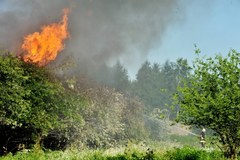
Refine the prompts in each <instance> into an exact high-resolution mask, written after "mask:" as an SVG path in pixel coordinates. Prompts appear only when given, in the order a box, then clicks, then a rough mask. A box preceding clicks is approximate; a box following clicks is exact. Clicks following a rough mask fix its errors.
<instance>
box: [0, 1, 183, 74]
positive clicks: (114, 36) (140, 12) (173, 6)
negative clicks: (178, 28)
mask: <svg viewBox="0 0 240 160" xmlns="http://www.w3.org/2000/svg"><path fill="white" fill-rule="evenodd" d="M178 2H179V1H178V0H21V1H20V0H1V1H0V47H2V48H7V49H9V50H13V51H16V50H18V49H19V47H20V45H21V43H22V41H23V37H24V36H25V35H27V34H29V33H32V32H35V31H40V28H41V26H43V25H46V24H49V23H53V22H58V21H59V20H60V19H61V17H62V9H63V8H66V7H69V8H71V9H72V11H71V14H70V15H69V31H70V34H71V37H70V39H68V40H67V42H66V45H65V50H64V51H62V53H60V54H59V56H58V58H57V61H58V63H61V61H62V60H63V59H64V58H65V57H68V56H72V57H73V59H74V61H75V63H76V64H77V65H76V66H77V68H75V70H80V69H83V70H85V71H86V72H88V70H89V69H90V70H91V69H93V68H95V67H97V66H98V65H99V64H103V63H107V64H113V63H114V62H115V61H116V60H120V61H121V63H123V64H124V66H125V67H126V68H127V69H128V70H130V71H131V70H132V71H134V70H135V71H136V67H139V65H140V64H141V63H142V62H143V61H145V60H146V56H147V54H148V53H149V50H150V49H152V48H153V47H155V46H157V45H160V44H161V37H162V35H163V34H164V31H165V30H166V28H167V27H168V26H169V25H170V24H172V23H173V22H175V21H178V20H179V19H180V16H179V14H178V13H179V12H181V11H179V4H178Z"/></svg>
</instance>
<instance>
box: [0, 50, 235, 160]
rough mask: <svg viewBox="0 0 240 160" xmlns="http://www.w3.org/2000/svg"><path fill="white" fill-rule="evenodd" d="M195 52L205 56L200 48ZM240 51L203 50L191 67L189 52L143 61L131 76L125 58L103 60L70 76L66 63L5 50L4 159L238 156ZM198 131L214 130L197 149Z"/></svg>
mask: <svg viewBox="0 0 240 160" xmlns="http://www.w3.org/2000/svg"><path fill="white" fill-rule="evenodd" d="M195 52H196V55H198V56H199V54H200V50H198V49H196V51H195ZM239 57H240V55H239V53H238V52H236V51H235V50H231V51H230V52H229V54H228V56H227V57H222V56H220V55H217V56H216V57H214V58H207V59H204V58H201V57H200V56H199V58H196V60H195V61H194V62H193V66H191V67H190V65H189V64H188V61H187V60H186V59H184V58H179V59H177V60H176V61H173V62H172V61H166V62H165V63H163V64H158V63H154V64H151V63H150V62H149V61H146V62H144V63H143V64H142V66H141V67H140V68H139V70H138V72H137V74H136V79H134V80H131V79H130V78H129V75H128V71H127V69H126V68H124V66H123V65H122V64H121V63H120V62H119V61H118V62H117V63H116V64H115V65H113V66H111V67H109V66H107V65H102V66H101V67H99V68H98V70H96V71H95V72H94V74H89V75H86V74H75V73H74V74H71V73H69V72H67V70H68V69H66V72H64V73H63V74H59V70H60V69H61V68H60V67H52V66H51V65H48V66H38V65H36V64H34V63H29V62H24V61H23V60H22V59H21V57H18V56H15V55H14V54H13V53H10V52H9V51H4V50H3V51H1V56H0V92H1V94H0V107H1V110H0V122H1V123H0V134H1V140H0V155H1V156H2V158H3V159H13V158H14V157H16V158H19V159H24V157H25V158H26V157H29V159H36V157H37V159H61V157H62V159H68V158H69V157H66V156H65V158H64V154H65V153H66V154H67V155H69V156H70V159H188V158H187V157H188V156H190V157H192V159H220V158H221V159H224V157H225V158H231V159H236V158H237V155H238V153H239V147H240V146H239V144H240V143H239V142H240V136H239V133H240V123H239V116H238V114H239V112H240V107H239V104H240V103H239V100H240V97H239V96H240V89H239V88H240V83H239V80H240V78H239V76H238V75H239V74H240V68H239V64H240V59H239ZM180 122H181V124H182V125H183V124H184V126H181V125H180ZM177 125H179V127H178V128H177V129H176V127H175V130H174V127H173V126H177ZM201 127H205V128H206V129H207V131H208V132H207V134H208V137H209V139H208V140H207V141H208V144H207V148H208V150H207V149H206V148H205V149H201V148H200V144H199V138H198V136H196V134H199V132H200V130H201ZM191 133H192V134H191ZM195 133H196V134H195ZM193 134H195V136H193ZM191 135H192V136H191ZM210 142H211V143H210ZM111 149H115V150H114V151H111ZM117 149H119V150H118V151H117ZM112 152H115V154H112ZM54 156H55V158H54ZM34 157H35V158H34Z"/></svg>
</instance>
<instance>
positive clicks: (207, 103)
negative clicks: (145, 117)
mask: <svg viewBox="0 0 240 160" xmlns="http://www.w3.org/2000/svg"><path fill="white" fill-rule="evenodd" d="M196 52H197V53H199V52H200V51H199V50H196ZM193 71H194V73H193V74H191V75H190V76H189V77H188V80H187V81H185V83H184V85H182V86H179V91H180V92H179V94H178V95H177V99H178V104H180V105H181V114H180V117H179V119H180V120H181V121H183V122H184V123H185V124H188V125H195V126H197V127H205V128H209V129H211V130H213V133H214V135H215V136H216V138H217V140H218V141H219V142H220V144H221V145H222V146H221V149H222V150H223V151H224V153H225V156H226V157H228V158H231V159H235V158H236V157H237V154H238V152H239V149H240V117H239V114H240V53H238V52H236V51H235V50H231V51H230V52H229V54H228V56H227V57H222V56H220V55H217V56H216V57H215V58H207V59H204V58H200V57H199V58H197V59H196V61H195V62H194V66H193Z"/></svg>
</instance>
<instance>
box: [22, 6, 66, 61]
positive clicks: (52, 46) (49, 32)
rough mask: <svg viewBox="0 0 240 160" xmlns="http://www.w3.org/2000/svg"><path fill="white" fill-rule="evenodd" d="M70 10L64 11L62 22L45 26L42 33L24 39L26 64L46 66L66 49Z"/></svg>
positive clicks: (23, 47) (23, 46)
mask: <svg viewBox="0 0 240 160" xmlns="http://www.w3.org/2000/svg"><path fill="white" fill-rule="evenodd" d="M69 12H70V10H69V9H67V8H65V9H64V10H63V13H64V15H63V17H62V20H61V22H59V23H53V24H50V25H47V26H43V27H42V29H41V32H35V33H33V34H29V35H27V36H26V37H24V42H23V44H22V49H23V50H24V51H26V53H25V54H24V55H23V59H24V61H25V62H33V63H36V64H38V65H39V66H44V65H46V64H48V63H49V62H50V61H52V60H54V59H55V58H56V56H57V54H58V53H59V52H60V51H61V50H63V49H64V44H63V42H64V40H65V39H66V38H68V37H69V32H68V14H69Z"/></svg>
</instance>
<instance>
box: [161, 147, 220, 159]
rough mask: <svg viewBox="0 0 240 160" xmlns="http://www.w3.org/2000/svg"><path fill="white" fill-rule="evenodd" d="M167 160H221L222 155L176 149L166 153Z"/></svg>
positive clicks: (188, 148)
mask: <svg viewBox="0 0 240 160" xmlns="http://www.w3.org/2000/svg"><path fill="white" fill-rule="evenodd" d="M165 157H166V158H167V160H221V159H224V158H223V155H222V154H221V153H220V152H218V151H212V152H207V151H206V150H199V149H195V148H191V147H183V148H176V149H174V150H170V151H167V153H166V155H165Z"/></svg>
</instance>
